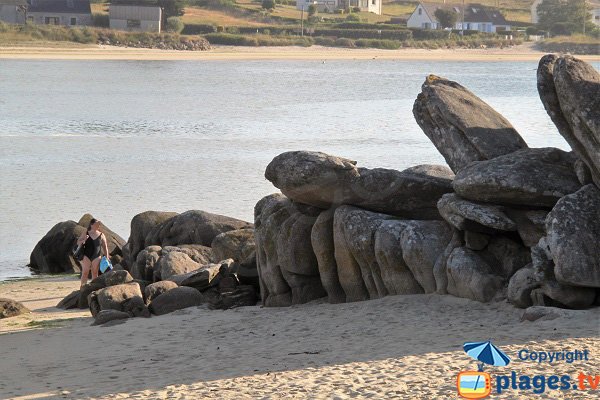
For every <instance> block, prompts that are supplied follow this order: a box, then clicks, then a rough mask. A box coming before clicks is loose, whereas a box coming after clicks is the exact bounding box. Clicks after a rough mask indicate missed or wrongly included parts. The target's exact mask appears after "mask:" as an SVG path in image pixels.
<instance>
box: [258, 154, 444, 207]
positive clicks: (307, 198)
mask: <svg viewBox="0 0 600 400" xmlns="http://www.w3.org/2000/svg"><path fill="white" fill-rule="evenodd" d="M355 164H356V162H355V161H351V160H347V159H344V158H340V157H334V156H330V155H327V154H324V153H318V152H308V151H293V152H287V153H283V154H280V155H278V156H277V157H275V158H274V159H273V161H271V163H270V164H269V165H268V166H267V169H266V171H265V177H266V178H267V179H268V180H270V181H271V182H272V183H273V184H274V185H275V186H276V187H277V188H279V189H281V191H282V192H283V194H285V195H286V196H288V197H289V198H290V199H292V200H294V201H297V202H300V203H304V204H309V205H312V206H315V207H320V208H324V209H328V208H330V207H331V206H332V205H334V206H335V205H339V204H347V205H355V206H358V207H362V208H364V209H367V210H371V211H376V212H382V213H386V214H390V215H395V216H400V217H407V218H411V219H440V216H439V213H438V211H437V207H436V202H437V200H438V199H439V198H440V197H441V196H442V195H443V194H444V193H449V192H451V191H452V188H451V180H450V179H447V178H440V177H438V176H435V174H437V172H431V173H426V172H424V171H426V170H427V169H426V168H425V169H423V170H418V171H419V172H415V171H417V170H415V168H413V169H411V170H409V171H403V172H399V171H395V170H391V169H382V168H376V169H367V168H358V167H356V165H355Z"/></svg>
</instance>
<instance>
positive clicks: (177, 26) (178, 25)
mask: <svg viewBox="0 0 600 400" xmlns="http://www.w3.org/2000/svg"><path fill="white" fill-rule="evenodd" d="M184 27H185V25H183V22H182V21H181V18H179V17H169V18H167V26H166V28H167V32H175V33H181V31H183V28H184Z"/></svg>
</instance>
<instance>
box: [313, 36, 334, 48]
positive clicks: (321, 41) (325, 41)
mask: <svg viewBox="0 0 600 400" xmlns="http://www.w3.org/2000/svg"><path fill="white" fill-rule="evenodd" d="M314 40H315V44H318V45H319V46H329V47H333V46H335V39H334V38H331V37H316V38H314Z"/></svg>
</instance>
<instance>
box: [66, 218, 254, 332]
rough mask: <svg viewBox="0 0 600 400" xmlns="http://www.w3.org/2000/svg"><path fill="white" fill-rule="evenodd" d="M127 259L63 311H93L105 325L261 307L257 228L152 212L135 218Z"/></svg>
mask: <svg viewBox="0 0 600 400" xmlns="http://www.w3.org/2000/svg"><path fill="white" fill-rule="evenodd" d="M122 251H123V255H124V257H123V258H122V261H121V264H120V265H118V266H117V267H116V268H115V271H113V272H109V273H107V274H104V275H101V276H100V277H98V278H96V279H94V280H93V281H92V282H90V283H88V284H86V285H84V286H83V287H82V288H81V290H78V291H75V292H73V293H71V294H70V295H68V296H67V297H65V299H63V300H62V301H61V303H59V305H58V307H61V308H66V309H69V308H88V307H89V308H90V311H91V312H92V315H93V316H94V317H95V318H96V324H101V323H106V322H108V321H111V320H113V319H125V318H129V317H139V316H142V317H149V316H150V313H153V314H156V315H162V314H166V313H168V312H172V311H175V310H178V309H181V308H186V307H190V306H197V305H201V304H208V306H209V307H210V308H215V309H228V308H233V307H239V306H246V305H254V304H256V302H257V297H258V292H259V286H258V273H257V270H256V261H255V259H256V256H255V246H254V229H253V225H252V224H250V223H247V222H244V221H241V220H237V219H234V218H229V217H225V216H221V215H217V214H210V213H207V212H204V211H195V210H193V211H188V212H185V213H182V214H177V213H165V212H155V211H147V212H144V213H141V214H138V215H136V216H135V217H134V218H133V220H132V222H131V235H130V238H129V241H128V242H127V243H126V244H124V245H123V246H122ZM67 257H69V256H68V255H67ZM219 260H221V261H219ZM215 261H218V262H217V263H215Z"/></svg>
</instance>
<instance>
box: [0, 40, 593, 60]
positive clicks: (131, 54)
mask: <svg viewBox="0 0 600 400" xmlns="http://www.w3.org/2000/svg"><path fill="white" fill-rule="evenodd" d="M544 54H545V53H543V52H539V51H536V50H534V49H533V48H532V46H531V44H524V45H520V46H515V47H511V48H505V49H439V50H425V49H400V50H381V49H346V48H329V47H322V46H312V47H294V46H288V47H233V46H215V47H214V48H213V49H212V50H210V51H195V52H194V51H170V50H155V49H136V48H125V47H113V46H95V45H94V46H75V45H73V46H69V47H61V46H58V47H54V46H48V47H33V46H20V47H19V46H15V47H0V59H53V60H351V59H357V60H368V59H384V60H427V61H431V60H447V61H465V62H475V61H538V60H539V59H540V58H541V57H542V55H544ZM580 58H581V59H583V60H586V61H588V62H595V61H600V56H580Z"/></svg>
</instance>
